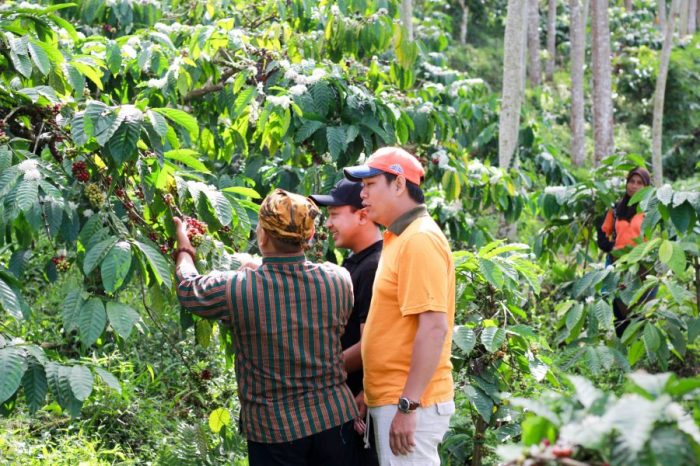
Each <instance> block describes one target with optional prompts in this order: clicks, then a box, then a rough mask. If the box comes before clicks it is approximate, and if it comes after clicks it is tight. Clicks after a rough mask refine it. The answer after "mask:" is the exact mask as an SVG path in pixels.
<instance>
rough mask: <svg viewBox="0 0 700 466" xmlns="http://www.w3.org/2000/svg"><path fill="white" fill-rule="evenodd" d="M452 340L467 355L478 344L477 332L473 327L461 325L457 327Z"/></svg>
mask: <svg viewBox="0 0 700 466" xmlns="http://www.w3.org/2000/svg"><path fill="white" fill-rule="evenodd" d="M452 341H453V342H454V344H455V345H457V347H458V348H459V349H461V350H462V351H463V352H464V354H465V355H469V353H471V352H472V350H473V349H474V346H475V345H476V333H474V330H472V329H471V328H469V327H465V326H464V325H460V326H458V327H456V328H455V331H454V335H453V337H452Z"/></svg>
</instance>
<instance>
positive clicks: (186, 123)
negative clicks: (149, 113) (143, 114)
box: [152, 108, 199, 139]
mask: <svg viewBox="0 0 700 466" xmlns="http://www.w3.org/2000/svg"><path fill="white" fill-rule="evenodd" d="M152 110H153V111H154V112H158V113H160V114H161V115H164V116H165V117H166V118H168V119H169V120H170V121H172V122H173V123H177V124H178V125H180V126H182V127H183V128H185V129H186V130H187V132H188V133H190V136H191V137H192V138H193V139H196V138H197V136H198V135H199V124H198V123H197V120H196V119H195V118H194V117H193V116H192V115H189V114H188V113H187V112H184V111H182V110H178V109H176V108H154V109H152Z"/></svg>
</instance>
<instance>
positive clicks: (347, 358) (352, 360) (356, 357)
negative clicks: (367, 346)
mask: <svg viewBox="0 0 700 466" xmlns="http://www.w3.org/2000/svg"><path fill="white" fill-rule="evenodd" d="M361 346H362V343H361V342H359V341H358V342H357V343H355V344H354V345H352V346H350V347H349V348H345V350H344V351H343V363H344V364H345V371H346V372H347V373H348V374H351V373H353V372H357V371H359V370H360V369H362V353H361V351H360V349H361Z"/></svg>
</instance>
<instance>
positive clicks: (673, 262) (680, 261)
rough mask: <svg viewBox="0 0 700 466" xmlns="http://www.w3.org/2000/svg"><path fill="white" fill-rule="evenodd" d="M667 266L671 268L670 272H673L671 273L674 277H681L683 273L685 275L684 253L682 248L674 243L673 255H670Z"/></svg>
mask: <svg viewBox="0 0 700 466" xmlns="http://www.w3.org/2000/svg"><path fill="white" fill-rule="evenodd" d="M668 266H669V267H671V270H673V273H675V274H676V275H683V273H685V268H686V258H685V251H684V250H683V247H682V246H681V245H680V244H678V243H676V242H674V243H673V253H672V254H671V259H670V260H669V263H668Z"/></svg>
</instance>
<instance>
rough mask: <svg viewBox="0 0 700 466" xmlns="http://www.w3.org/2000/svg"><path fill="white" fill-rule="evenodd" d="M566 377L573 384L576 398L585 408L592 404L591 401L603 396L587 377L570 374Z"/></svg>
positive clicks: (593, 401)
mask: <svg viewBox="0 0 700 466" xmlns="http://www.w3.org/2000/svg"><path fill="white" fill-rule="evenodd" d="M568 379H569V381H570V382H571V384H572V385H573V386H574V390H576V398H578V400H579V401H580V402H581V404H582V405H583V406H584V407H585V408H590V407H591V406H593V403H595V402H596V401H597V400H599V399H600V398H601V397H602V396H603V392H601V391H600V390H598V389H597V388H595V386H594V385H593V383H591V381H590V380H588V379H585V378H583V377H579V376H577V375H570V376H568Z"/></svg>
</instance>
